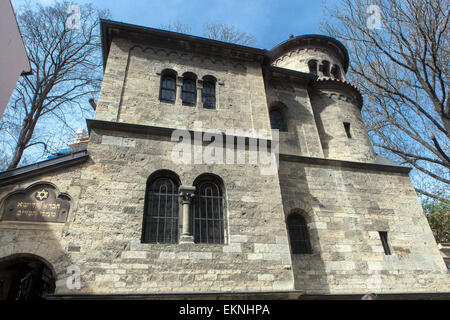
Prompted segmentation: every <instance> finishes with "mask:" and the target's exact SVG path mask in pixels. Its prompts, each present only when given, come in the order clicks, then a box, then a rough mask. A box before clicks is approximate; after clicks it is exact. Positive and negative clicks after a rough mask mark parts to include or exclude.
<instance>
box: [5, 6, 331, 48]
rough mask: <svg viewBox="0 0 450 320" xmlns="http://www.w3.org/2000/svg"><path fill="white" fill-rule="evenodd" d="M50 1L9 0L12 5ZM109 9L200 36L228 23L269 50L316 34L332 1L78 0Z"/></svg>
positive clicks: (125, 18)
mask: <svg viewBox="0 0 450 320" xmlns="http://www.w3.org/2000/svg"><path fill="white" fill-rule="evenodd" d="M27 1H29V2H30V3H36V2H40V3H43V4H50V3H52V2H53V0H12V3H13V6H14V7H17V6H19V5H22V4H25V3H27ZM76 2H78V3H86V2H92V3H94V4H95V5H96V6H97V7H99V8H105V9H109V10H110V11H111V15H112V20H116V21H121V22H126V23H131V24H137V25H141V26H146V27H154V28H159V27H161V25H167V24H169V23H174V22H176V21H179V22H181V23H184V24H187V25H189V26H190V27H191V28H192V32H191V33H192V34H194V35H199V36H201V35H202V29H203V25H204V24H205V23H206V22H219V23H226V24H232V25H234V26H235V27H237V28H238V29H239V30H241V31H245V32H247V33H250V34H252V35H254V36H255V37H256V40H257V41H256V43H255V44H254V46H255V47H258V48H262V49H271V48H273V47H274V46H276V45H277V44H279V43H281V42H283V41H284V40H286V39H288V37H289V34H291V33H292V34H294V35H301V34H310V33H320V29H319V23H320V21H321V20H322V19H323V18H324V16H323V13H322V12H323V11H322V6H323V4H324V3H326V4H327V5H329V4H333V3H335V0H318V1H314V0H312V1H311V0H221V1H217V0H207V1H205V0H190V1H186V0H132V1H130V0H128V1H127V0H92V1H88V0H78V1H76Z"/></svg>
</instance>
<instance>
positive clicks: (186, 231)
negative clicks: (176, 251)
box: [178, 186, 195, 243]
mask: <svg viewBox="0 0 450 320" xmlns="http://www.w3.org/2000/svg"><path fill="white" fill-rule="evenodd" d="M178 193H179V195H180V202H181V207H182V221H183V224H182V231H181V237H180V243H194V237H193V235H192V230H191V220H192V218H191V216H192V213H191V212H190V208H191V203H192V199H193V198H194V196H195V187H189V186H180V189H179V192H178Z"/></svg>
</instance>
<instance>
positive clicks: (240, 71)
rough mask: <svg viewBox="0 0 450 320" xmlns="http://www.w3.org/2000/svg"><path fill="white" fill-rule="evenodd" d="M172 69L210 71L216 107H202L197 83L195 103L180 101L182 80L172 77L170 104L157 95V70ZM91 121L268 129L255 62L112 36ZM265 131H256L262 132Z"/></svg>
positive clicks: (199, 73) (199, 74) (205, 73)
mask: <svg viewBox="0 0 450 320" xmlns="http://www.w3.org/2000/svg"><path fill="white" fill-rule="evenodd" d="M164 69H172V70H174V71H176V72H177V76H178V77H182V75H183V74H184V73H185V72H192V73H194V74H196V75H197V77H198V79H200V80H201V79H202V78H203V77H204V76H208V75H210V76H213V77H215V78H216V79H217V83H216V109H214V110H211V109H205V108H203V107H202V102H201V83H200V82H198V83H197V104H196V106H186V105H182V101H181V85H182V79H181V78H178V79H177V93H176V95H177V98H176V101H175V103H174V104H172V103H166V102H162V101H160V100H159V93H160V84H161V72H162V71H163V70H164ZM95 119H96V120H105V121H120V122H126V123H137V124H141V125H152V126H160V127H170V128H178V129H193V128H194V122H195V121H201V122H202V124H203V128H204V129H217V130H220V131H225V130H226V129H242V130H248V131H249V132H250V134H249V135H251V136H257V135H258V133H256V132H253V130H255V129H256V130H257V129H265V130H266V131H267V130H270V122H269V118H268V115H267V106H266V97H265V88H264V82H263V77H262V69H261V64H260V63H259V62H256V61H253V62H249V61H240V60H232V59H226V58H223V57H215V56H206V55H200V54H192V53H188V52H183V51H176V50H173V49H165V48H158V47H154V46H148V45H146V44H143V43H140V42H136V41H134V42H133V41H132V40H126V39H121V38H115V39H114V41H113V42H112V44H111V49H110V53H109V57H108V62H107V66H106V69H105V76H104V80H103V86H102V89H101V93H100V98H99V103H98V108H97V111H96V115H95ZM266 134H270V133H267V132H265V133H262V134H261V136H266Z"/></svg>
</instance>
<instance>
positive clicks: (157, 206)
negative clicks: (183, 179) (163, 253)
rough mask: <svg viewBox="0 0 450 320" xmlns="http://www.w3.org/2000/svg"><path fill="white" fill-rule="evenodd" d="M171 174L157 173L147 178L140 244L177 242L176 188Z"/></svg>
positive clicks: (176, 182)
mask: <svg viewBox="0 0 450 320" xmlns="http://www.w3.org/2000/svg"><path fill="white" fill-rule="evenodd" d="M179 186H180V183H179V181H178V179H177V178H176V177H174V175H173V174H170V173H169V172H164V171H163V172H159V173H157V174H155V175H154V176H153V177H150V178H149V181H148V183H147V191H146V198H145V206H144V221H143V228H142V242H147V243H176V242H178V216H179V209H178V198H179V196H178V188H179Z"/></svg>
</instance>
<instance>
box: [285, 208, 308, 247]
mask: <svg viewBox="0 0 450 320" xmlns="http://www.w3.org/2000/svg"><path fill="white" fill-rule="evenodd" d="M286 223H287V228H288V233H289V240H290V243H291V250H292V253H294V254H295V253H312V250H311V243H310V242H309V233H308V227H307V224H306V220H305V218H304V217H302V216H301V215H300V214H298V213H291V214H290V215H289V216H288V218H287V221H286Z"/></svg>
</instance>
